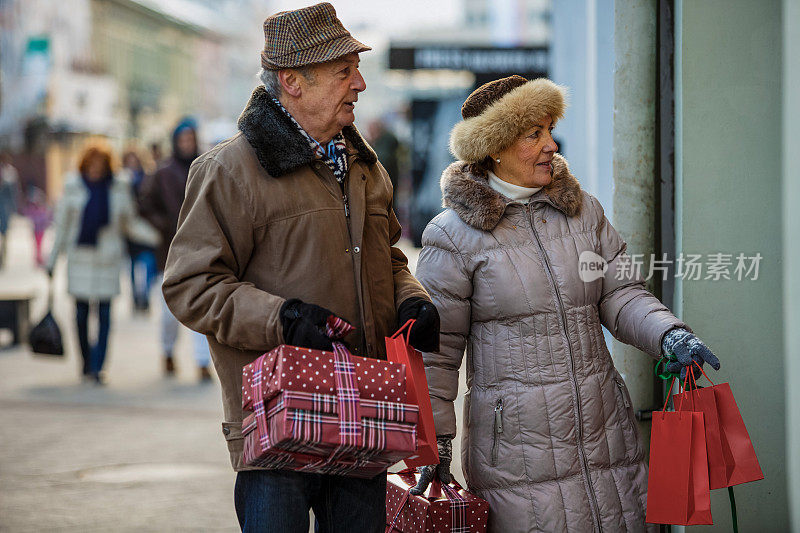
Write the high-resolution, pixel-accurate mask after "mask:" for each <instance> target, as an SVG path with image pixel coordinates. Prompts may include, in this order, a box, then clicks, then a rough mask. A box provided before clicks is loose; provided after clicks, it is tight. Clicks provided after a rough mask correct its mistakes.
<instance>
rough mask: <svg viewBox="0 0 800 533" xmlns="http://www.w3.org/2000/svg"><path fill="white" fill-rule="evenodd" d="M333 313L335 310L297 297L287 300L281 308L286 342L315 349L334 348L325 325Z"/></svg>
mask: <svg viewBox="0 0 800 533" xmlns="http://www.w3.org/2000/svg"><path fill="white" fill-rule="evenodd" d="M331 315H333V312H332V311H329V310H328V309H325V308H324V307H320V306H318V305H314V304H308V303H305V302H303V301H301V300H298V299H297V298H292V299H291V300H286V302H285V303H284V304H283V305H282V306H281V310H280V317H281V325H282V326H283V338H284V340H285V341H286V344H289V345H291V346H300V347H302V348H311V349H314V350H328V351H330V350H332V349H333V344H332V343H331V339H330V338H328V336H327V335H326V334H325V325H326V324H327V322H328V317H330V316H331Z"/></svg>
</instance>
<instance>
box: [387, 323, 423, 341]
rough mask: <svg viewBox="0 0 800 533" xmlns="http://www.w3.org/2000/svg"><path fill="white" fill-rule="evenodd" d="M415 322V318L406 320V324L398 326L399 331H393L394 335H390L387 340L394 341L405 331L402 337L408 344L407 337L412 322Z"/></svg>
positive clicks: (409, 333)
mask: <svg viewBox="0 0 800 533" xmlns="http://www.w3.org/2000/svg"><path fill="white" fill-rule="evenodd" d="M416 321H417V319H415V318H409V319H408V320H406V323H405V324H403V325H402V326H400V329H398V330H397V331H395V332H394V335H392V336H391V337H389V338H391V339H396V338H397V337H399V336H401V335H402V333H403V331H404V330H405V335H404V336H403V339H404V340H405V341H406V344H408V337H409V335H411V327H412V326H413V325H414V322H416Z"/></svg>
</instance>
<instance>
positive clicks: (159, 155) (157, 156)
mask: <svg viewBox="0 0 800 533" xmlns="http://www.w3.org/2000/svg"><path fill="white" fill-rule="evenodd" d="M150 157H151V158H152V159H153V163H155V165H156V167H157V166H158V165H160V164H161V160H162V159H164V154H163V152H162V151H161V144H160V143H150Z"/></svg>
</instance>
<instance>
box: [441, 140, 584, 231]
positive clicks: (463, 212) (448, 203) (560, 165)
mask: <svg viewBox="0 0 800 533" xmlns="http://www.w3.org/2000/svg"><path fill="white" fill-rule="evenodd" d="M440 185H441V188H442V205H443V206H444V207H446V208H451V209H453V211H455V212H456V214H457V215H458V216H459V217H460V218H461V220H463V221H464V222H466V223H467V224H469V225H470V226H472V227H474V228H478V229H481V230H484V231H491V230H492V229H494V227H495V226H497V224H498V222H500V219H501V218H502V217H503V214H504V213H505V210H506V207H507V206H508V205H509V204H510V203H512V200H510V199H508V198H506V197H505V196H503V195H502V194H500V193H499V192H497V191H495V190H494V189H492V187H491V186H490V185H489V181H488V180H487V179H486V177H484V176H479V175H476V174H474V173H472V172H470V171H469V170H468V164H467V163H465V162H464V161H456V162H455V163H453V164H451V165H450V166H448V167H447V168H446V169H445V170H444V172H443V173H442V178H441V181H440ZM541 192H542V193H544V195H545V197H546V198H547V200H549V202H550V203H552V204H553V206H555V207H556V208H557V209H560V210H561V211H563V212H564V214H565V215H567V216H568V217H573V216H576V215H579V214H580V212H581V207H582V204H583V195H582V194H581V186H580V183H579V182H578V180H577V179H576V178H575V176H573V175H572V173H571V172H570V170H569V165H568V164H567V160H566V159H564V158H563V157H562V156H560V155H558V154H555V155H554V156H553V179H552V181H551V182H550V183H549V184H548V185H546V186H545V187H544V188H543V189H542V191H541ZM537 194H540V193H537Z"/></svg>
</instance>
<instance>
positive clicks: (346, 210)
mask: <svg viewBox="0 0 800 533" xmlns="http://www.w3.org/2000/svg"><path fill="white" fill-rule="evenodd" d="M323 166H324V167H325V168H326V169H327V170H328V172H329V173H330V174H329V176H328V177H326V176H323V174H322V173H321V172H320V171H319V169H318V168H317V166H316V165H313V164H312V165H311V168H312V170H313V171H314V173H315V174H316V175H317V176H319V177H320V178H321V179H322V180H327V179H330V178H333V180H334V181H335V182H336V183H337V184H338V185H339V189H340V190H341V191H342V205H343V206H344V223H345V227H347V239H348V243H349V245H350V246H349V248H348V250H350V260H351V262H352V264H353V284H354V285H355V289H356V297H357V302H356V303H357V304H358V313H359V317H360V319H361V327H360V328H356V329H357V331H359V343H360V344H361V346H360V350H361V353H360V354H359V355H361V356H362V357H369V353H368V350H367V334H366V332H365V331H364V324H365V323H366V320H365V319H364V316H365V314H364V298H363V296H364V295H363V290H360V287H359V285H358V279H357V276H356V265H357V262H356V256H355V252H353V229H352V228H351V227H350V200H349V199H348V198H347V178H348V176H349V175H350V172H348V173H347V174H346V175H345V178H344V179H343V180H342V181H339V180H337V179H336V177H335V176H334V175H333V172H331V170H330V169H329V168H328V167H327V165H323Z"/></svg>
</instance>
